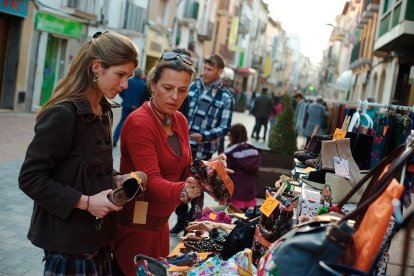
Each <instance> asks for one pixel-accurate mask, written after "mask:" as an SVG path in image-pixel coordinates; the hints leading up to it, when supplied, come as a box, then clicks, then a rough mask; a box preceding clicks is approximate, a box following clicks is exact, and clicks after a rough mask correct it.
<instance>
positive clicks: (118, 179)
mask: <svg viewBox="0 0 414 276" xmlns="http://www.w3.org/2000/svg"><path fill="white" fill-rule="evenodd" d="M112 178H113V180H114V183H115V186H116V187H117V188H121V187H122V182H124V175H121V174H117V175H114V176H113V177H112Z"/></svg>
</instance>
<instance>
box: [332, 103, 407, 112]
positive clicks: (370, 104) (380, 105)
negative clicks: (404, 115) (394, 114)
mask: <svg viewBox="0 0 414 276" xmlns="http://www.w3.org/2000/svg"><path fill="white" fill-rule="evenodd" d="M327 102H330V101H329V100H328V101H327ZM331 103H337V104H345V105H347V106H355V107H357V108H362V107H365V106H372V107H379V108H389V109H395V110H404V111H413V112H414V106H405V105H396V104H382V103H374V102H368V101H367V100H359V101H357V102H338V101H332V102H331Z"/></svg>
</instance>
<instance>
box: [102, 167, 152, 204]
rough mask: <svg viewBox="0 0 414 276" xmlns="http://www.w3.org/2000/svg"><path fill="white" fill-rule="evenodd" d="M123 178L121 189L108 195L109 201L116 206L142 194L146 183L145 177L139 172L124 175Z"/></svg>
mask: <svg viewBox="0 0 414 276" xmlns="http://www.w3.org/2000/svg"><path fill="white" fill-rule="evenodd" d="M123 178H124V179H123V182H122V185H121V187H119V188H117V189H115V190H114V191H113V192H112V193H110V194H109V195H108V199H109V201H111V202H112V203H113V204H115V205H117V206H122V205H124V204H125V203H127V202H128V201H130V200H132V199H134V198H135V197H137V195H138V194H139V193H143V192H144V187H145V186H146V183H147V175H146V174H145V173H144V172H141V171H137V172H132V173H131V174H129V175H128V174H127V175H124V176H123Z"/></svg>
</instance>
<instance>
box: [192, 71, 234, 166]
mask: <svg viewBox="0 0 414 276" xmlns="http://www.w3.org/2000/svg"><path fill="white" fill-rule="evenodd" d="M188 98H189V111H188V121H189V127H190V133H192V132H197V133H201V135H202V136H203V142H202V143H199V144H197V143H196V142H195V141H193V140H190V145H191V150H192V152H193V157H195V158H198V159H204V158H205V157H206V156H211V155H212V154H213V153H215V152H216V151H217V149H218V146H219V144H220V138H221V137H223V136H224V135H226V134H227V132H228V131H229V128H230V125H231V120H232V115H233V107H234V98H233V95H232V93H231V92H230V91H229V90H228V89H227V88H225V87H224V86H223V85H222V83H221V82H220V81H219V82H217V83H216V84H213V85H212V87H211V89H206V88H205V86H204V84H203V82H202V81H201V79H197V80H195V81H194V82H193V83H192V85H191V86H190V89H189V92H188Z"/></svg>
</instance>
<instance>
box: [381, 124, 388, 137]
mask: <svg viewBox="0 0 414 276" xmlns="http://www.w3.org/2000/svg"><path fill="white" fill-rule="evenodd" d="M387 131H388V126H384V128H383V129H382V136H385V134H387Z"/></svg>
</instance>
